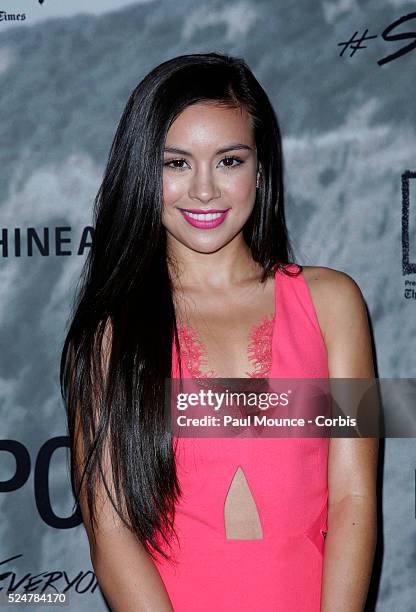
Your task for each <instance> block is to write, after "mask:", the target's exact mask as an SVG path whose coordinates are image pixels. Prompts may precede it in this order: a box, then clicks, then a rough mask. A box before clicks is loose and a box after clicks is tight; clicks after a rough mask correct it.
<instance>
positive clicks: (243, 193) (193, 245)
mask: <svg viewBox="0 0 416 612" xmlns="http://www.w3.org/2000/svg"><path fill="white" fill-rule="evenodd" d="M256 178H257V152H256V143H255V139H254V130H253V128H252V125H251V118H250V115H249V114H248V113H247V111H246V110H245V109H241V108H238V109H231V108H226V107H221V106H218V105H215V103H212V102H200V103H197V104H194V105H191V106H188V107H187V108H186V109H185V110H184V111H183V112H182V113H181V114H180V115H179V116H178V117H177V118H176V120H175V121H174V122H173V124H172V125H171V127H170V129H169V131H168V134H167V137H166V142H165V151H164V165H163V216H162V223H163V225H164V227H165V228H166V230H167V237H168V243H169V242H170V243H171V244H172V242H173V243H176V242H179V243H181V244H182V245H184V246H186V247H188V248H189V249H192V250H194V251H198V252H200V253H212V252H214V251H217V250H218V249H220V248H221V247H223V246H224V245H226V244H228V243H229V242H230V241H231V240H233V239H234V238H236V236H237V235H238V234H240V232H241V231H242V228H243V226H244V224H245V223H246V221H247V219H248V218H249V216H250V213H251V211H252V209H253V206H254V201H255V196H256ZM240 238H242V236H240ZM178 246H179V245H178Z"/></svg>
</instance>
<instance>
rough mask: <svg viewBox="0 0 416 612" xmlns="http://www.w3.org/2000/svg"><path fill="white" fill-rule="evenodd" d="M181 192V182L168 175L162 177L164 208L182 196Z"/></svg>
mask: <svg viewBox="0 0 416 612" xmlns="http://www.w3.org/2000/svg"><path fill="white" fill-rule="evenodd" d="M183 190H184V187H183V185H182V184H181V181H178V180H175V179H174V178H173V177H170V176H168V175H167V176H164V177H163V202H164V204H165V205H166V206H169V205H170V204H174V203H175V202H176V200H178V199H179V198H180V197H181V196H182V193H183Z"/></svg>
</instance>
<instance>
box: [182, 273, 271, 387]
mask: <svg viewBox="0 0 416 612" xmlns="http://www.w3.org/2000/svg"><path fill="white" fill-rule="evenodd" d="M198 298H199V299H198ZM182 304H184V302H182ZM275 319H276V295H275V288H274V283H273V282H272V283H270V282H267V281H266V283H265V284H264V286H262V287H261V290H257V291H251V292H250V291H247V292H241V293H240V294H236V295H218V294H217V295H205V296H202V295H200V296H193V299H190V298H189V297H188V299H187V300H186V302H185V306H184V307H182V308H180V309H178V310H177V324H178V334H179V341H180V347H181V354H182V358H183V360H184V362H185V364H186V368H187V369H188V371H189V373H190V375H191V376H192V377H195V378H200V377H212V378H250V377H267V375H268V373H269V371H270V368H271V365H272V358H273V351H272V348H273V338H274V333H275V327H276V325H275Z"/></svg>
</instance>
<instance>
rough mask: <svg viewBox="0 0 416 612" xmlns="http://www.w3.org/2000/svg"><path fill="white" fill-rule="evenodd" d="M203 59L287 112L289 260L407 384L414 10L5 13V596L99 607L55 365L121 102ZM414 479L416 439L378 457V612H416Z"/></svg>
mask: <svg viewBox="0 0 416 612" xmlns="http://www.w3.org/2000/svg"><path fill="white" fill-rule="evenodd" d="M208 51H219V52H225V53H229V54H231V55H238V56H241V57H243V58H244V59H245V60H246V61H247V63H248V64H249V66H250V68H251V69H252V70H253V72H254V74H255V75H256V77H257V78H258V80H259V81H260V82H261V84H262V85H263V87H264V88H265V90H266V91H267V93H268V94H269V96H270V98H271V100H272V103H273V105H274V107H275V109H276V112H277V115H278V118H279V121H280V125H281V130H282V136H283V151H284V159H285V177H284V178H285V189H286V201H285V205H286V218H287V223H288V227H289V231H290V237H291V239H292V242H293V245H294V250H295V254H296V261H298V262H299V263H302V264H304V265H318V266H328V267H331V268H334V269H337V270H342V271H344V272H346V273H347V274H349V275H350V276H352V278H353V279H354V280H355V281H356V282H357V283H358V285H359V286H360V288H361V290H362V292H363V295H364V297H365V300H366V304H367V308H368V313H369V317H370V321H371V326H372V334H373V340H374V352H375V358H376V367H377V376H378V377H380V378H410V379H413V378H416V359H415V348H416V105H415V103H414V101H415V99H416V80H415V70H416V6H415V4H414V3H413V2H405V1H401V0H368V1H366V2H362V1H360V0H313V1H310V0H298V1H297V2H292V1H291V0H281V1H279V2H276V1H275V0H255V1H254V0H230V1H229V2H226V3H224V2H222V1H221V0H210V1H209V2H202V1H200V0H183V1H182V2H173V1H171V0H154V1H152V0H148V1H144V2H127V1H123V0H107V1H103V0H100V1H98V0H97V1H93V0H91V2H89V3H88V4H87V3H85V2H82V1H81V0H60V2H59V3H58V2H56V1H54V0H43V1H40V0H39V1H38V0H26V1H21V2H19V1H15V2H9V1H3V2H0V143H1V146H0V168H1V172H0V257H1V261H0V295H1V299H0V347H1V350H0V419H1V420H0V593H1V592H5V591H7V590H16V591H25V590H26V591H27V592H28V593H29V592H36V593H42V592H45V591H47V592H52V591H53V590H55V591H57V592H60V593H61V592H65V593H68V594H69V609H71V610H76V611H77V612H78V611H79V612H81V611H84V610H85V611H87V610H91V609H93V610H105V609H106V604H105V601H104V599H103V597H102V594H101V592H100V588H99V585H98V583H97V580H96V577H95V574H94V572H93V568H92V564H91V561H90V557H89V546H88V540H87V536H86V533H85V530H84V527H83V525H82V522H81V515H80V512H79V509H77V510H75V511H74V508H73V503H74V499H73V495H72V492H71V487H70V480H69V472H68V438H67V429H66V418H65V408H64V405H63V402H62V400H61V397H60V392H59V377H58V375H59V358H60V352H61V349H62V343H63V339H64V334H65V330H66V326H67V322H68V317H69V313H70V308H71V304H72V300H73V297H74V293H75V290H76V284H77V281H78V278H79V274H80V271H81V268H82V265H83V262H84V261H85V258H86V256H87V253H88V251H89V249H90V247H91V241H92V239H93V227H92V204H93V198H94V196H95V194H96V192H97V190H98V187H99V184H100V180H101V177H102V174H103V171H104V165H105V162H106V159H107V154H108V151H109V147H110V145H111V141H112V138H113V135H114V132H115V129H116V126H117V123H118V121H119V118H120V116H121V112H122V110H123V108H124V105H125V103H126V101H127V99H128V96H129V94H130V92H131V91H132V90H133V88H134V87H135V86H136V85H137V83H138V82H139V81H140V80H141V78H142V77H143V76H144V75H145V74H146V73H148V72H149V71H150V70H151V69H152V68H153V67H154V66H156V65H157V64H159V63H161V62H162V61H164V60H166V59H169V58H172V57H174V56H176V55H182V54H184V53H199V52H208ZM415 409H416V407H415ZM415 470H416V444H415V440H414V439H413V438H412V437H410V436H409V437H408V438H406V437H401V438H387V439H385V440H381V441H380V468H379V544H378V548H377V555H376V562H375V566H374V574H373V579H372V583H371V587H370V593H369V598H368V604H367V608H368V610H377V611H378V612H390V611H391V610H392V609H397V610H400V611H401V612H406V611H409V612H410V611H411V610H415V609H416V608H415V601H416V593H415V572H416V554H415V541H416V514H415V473H416V472H415ZM305 605H306V604H305ZM25 607H26V608H29V607H31V606H30V605H29V604H26V605H25V604H21V608H25ZM4 609H10V610H12V609H15V605H10V606H8V605H6V606H5V607H4ZM306 609H307V606H306V607H305V610H306Z"/></svg>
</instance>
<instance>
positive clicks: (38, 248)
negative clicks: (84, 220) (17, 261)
mask: <svg viewBox="0 0 416 612" xmlns="http://www.w3.org/2000/svg"><path fill="white" fill-rule="evenodd" d="M93 235H94V228H93V227H91V226H89V225H87V226H86V227H84V228H82V230H81V233H80V234H79V233H78V232H77V233H75V232H73V230H72V227H71V226H69V225H57V226H55V227H43V228H36V227H27V228H22V227H14V228H10V229H9V228H7V227H3V228H1V229H0V256H1V257H23V256H27V257H33V256H42V257H50V256H57V257H61V256H65V255H83V254H84V251H85V249H87V248H90V247H91V245H92V239H93Z"/></svg>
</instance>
